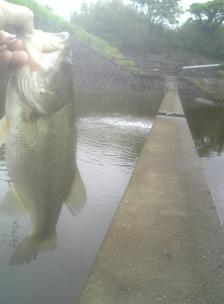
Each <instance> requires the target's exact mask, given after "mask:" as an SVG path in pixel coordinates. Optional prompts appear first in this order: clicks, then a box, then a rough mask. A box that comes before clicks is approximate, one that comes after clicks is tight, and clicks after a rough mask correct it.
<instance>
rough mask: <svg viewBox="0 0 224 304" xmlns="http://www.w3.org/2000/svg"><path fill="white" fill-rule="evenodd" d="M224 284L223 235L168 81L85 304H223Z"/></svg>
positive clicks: (174, 89)
mask: <svg viewBox="0 0 224 304" xmlns="http://www.w3.org/2000/svg"><path fill="white" fill-rule="evenodd" d="M223 282H224V242H223V230H222V227H221V225H220V222H219V219H218V216H217V211H216V208H215V205H214V202H213V199H212V196H211V193H210V190H209V187H208V185H207V181H206V178H205V175H204V171H203V167H202V164H201V160H200V158H199V156H198V154H197V151H196V147H195V145H194V142H193V139H192V136H191V133H190V130H189V127H188V124H187V120H186V118H185V114H184V112H183V109H182V106H181V102H180V98H179V95H178V91H177V84H176V80H175V77H169V78H167V84H166V94H165V96H164V99H163V101H162V104H161V107H160V109H159V111H158V113H157V116H156V119H155V122H154V125H153V127H152V130H151V132H150V135H149V137H148V139H147V141H146V143H145V145H144V147H143V150H142V153H141V155H140V158H139V161H138V163H137V166H136V168H135V171H134V173H133V175H132V178H131V180H130V183H129V186H128V188H127V190H126V193H125V195H124V196H123V199H122V201H121V203H120V206H119V207H118V210H117V213H116V215H115V217H114V219H113V222H112V225H111V227H110V229H109V232H108V234H107V236H106V238H105V240H104V243H103V245H102V247H101V249H100V251H99V253H98V256H97V258H96V261H95V264H94V265H93V268H92V270H91V273H90V276H89V279H88V281H87V284H86V287H85V288H84V289H83V290H82V293H81V296H80V298H79V301H78V303H79V304H114V303H116V304H126V303H127V304H137V303H138V304H155V303H166V304H196V303H197V304H211V303H212V304H221V303H224V289H223Z"/></svg>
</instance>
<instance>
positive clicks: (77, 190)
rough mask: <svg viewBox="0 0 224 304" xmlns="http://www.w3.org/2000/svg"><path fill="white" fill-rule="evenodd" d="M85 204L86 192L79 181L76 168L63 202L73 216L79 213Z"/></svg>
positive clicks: (80, 180)
mask: <svg viewBox="0 0 224 304" xmlns="http://www.w3.org/2000/svg"><path fill="white" fill-rule="evenodd" d="M85 202H86V190H85V187H84V184H83V181H82V179H81V176H80V173H79V170H78V168H76V172H75V177H74V180H73V184H72V186H71V190H70V193H69V195H68V197H67V199H66V201H65V204H66V205H67V207H68V209H69V210H70V211H71V213H72V214H73V215H76V214H78V213H79V211H80V210H81V209H82V207H83V206H84V205H85Z"/></svg>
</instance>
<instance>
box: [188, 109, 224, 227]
mask: <svg viewBox="0 0 224 304" xmlns="http://www.w3.org/2000/svg"><path fill="white" fill-rule="evenodd" d="M185 110H186V114H187V117H188V122H189V125H190V127H191V130H192V134H193V137H194V140H195V143H196V147H197V149H198V152H199V155H200V157H201V158H202V162H203V165H204V168H205V174H206V177H207V180H208V184H209V186H210V189H211V192H212V195H213V198H214V201H215V204H216V208H217V211H218V214H219V217H220V221H221V223H222V224H223V223H224V170H223V168H224V108H223V107H214V106H213V107H212V106H208V105H198V106H197V107H195V106H194V107H189V106H188V107H187V106H186V105H185Z"/></svg>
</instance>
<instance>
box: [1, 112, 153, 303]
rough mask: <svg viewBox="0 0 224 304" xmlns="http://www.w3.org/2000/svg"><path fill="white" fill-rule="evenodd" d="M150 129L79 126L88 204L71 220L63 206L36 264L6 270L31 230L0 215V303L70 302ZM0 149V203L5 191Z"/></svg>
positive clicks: (142, 125) (101, 123)
mask: <svg viewBox="0 0 224 304" xmlns="http://www.w3.org/2000/svg"><path fill="white" fill-rule="evenodd" d="M150 127H151V121H150V120H149V119H148V118H144V117H139V118H134V117H131V116H130V117H120V116H119V115H113V116H109V115H108V116H106V117H105V116H104V117H101V116H98V117H96V116H94V117H91V116H89V117H83V118H80V119H79V120H78V122H77V128H78V149H77V160H78V167H79V169H80V173H81V176H82V178H83V182H84V184H85V187H86V191H87V203H86V205H85V206H84V207H83V209H82V210H81V212H80V213H79V214H78V215H77V216H76V217H74V216H73V215H72V214H71V213H70V211H69V210H68V208H67V207H66V206H63V207H62V210H61V214H60V216H59V221H58V224H57V238H58V241H57V247H56V249H55V250H54V251H51V252H43V253H41V254H39V255H38V258H37V260H35V261H32V262H31V263H29V264H25V265H22V266H13V267H12V266H11V267H10V266H9V259H10V256H11V255H12V253H13V252H14V250H15V248H16V247H17V246H18V244H19V243H20V242H21V241H22V240H23V239H24V237H25V236H26V235H27V232H28V231H29V221H28V219H27V218H26V217H20V218H18V219H15V218H13V217H7V216H4V215H3V214H1V215H0V244H1V246H0V259H1V261H0V274H1V276H0V303H1V304H14V303H17V304H30V303H33V304H37V303H38V304H39V303H43V304H49V303H54V304H61V303H68V304H69V303H74V300H75V298H77V296H78V294H79V292H80V289H81V287H82V286H83V284H84V282H85V280H86V279H87V276H88V273H89V271H90V267H91V265H92V263H93V261H94V258H95V256H96V254H97V251H98V249H99V247H100V245H101V243H102V240H103V238H104V237H105V233H106V231H107V229H108V227H109V225H110V222H111V220H112V216H113V215H114V213H115V211H116V207H117V204H118V202H119V200H120V198H121V196H122V194H123V193H124V190H125V188H126V186H127V184H128V181H129V178H130V175H131V173H132V170H133V168H134V166H135V163H136V160H137V158H138V155H139V152H140V150H141V148H142V145H143V143H144V141H145V138H146V136H147V135H148V132H149V130H150ZM9 183H10V180H9V177H8V174H7V170H6V165H5V159H4V148H3V147H1V149H0V199H2V198H3V197H4V195H5V193H6V192H7V191H8V189H9Z"/></svg>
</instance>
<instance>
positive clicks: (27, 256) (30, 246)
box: [10, 232, 57, 265]
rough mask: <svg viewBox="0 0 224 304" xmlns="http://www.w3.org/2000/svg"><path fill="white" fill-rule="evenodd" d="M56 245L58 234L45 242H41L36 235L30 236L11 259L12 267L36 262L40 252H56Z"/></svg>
mask: <svg viewBox="0 0 224 304" xmlns="http://www.w3.org/2000/svg"><path fill="white" fill-rule="evenodd" d="M56 243H57V236H56V232H54V233H53V234H51V235H50V236H49V237H48V238H45V239H44V240H40V239H39V238H37V237H36V236H35V235H30V236H28V237H26V238H25V239H24V240H23V241H22V242H21V243H20V244H19V245H18V246H17V248H16V249H15V251H14V253H13V255H12V257H11V259H10V265H22V264H28V263H29V262H31V261H32V260H36V258H37V255H38V253H39V252H40V251H51V250H54V249H55V248H56Z"/></svg>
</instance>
